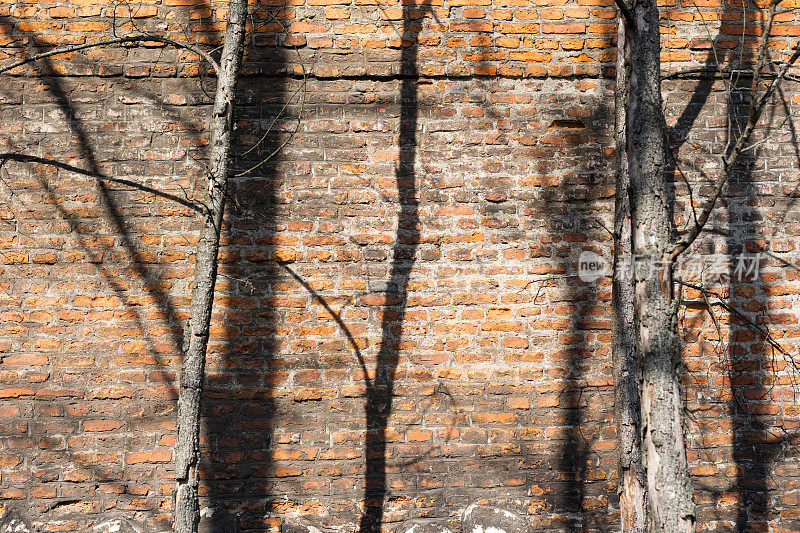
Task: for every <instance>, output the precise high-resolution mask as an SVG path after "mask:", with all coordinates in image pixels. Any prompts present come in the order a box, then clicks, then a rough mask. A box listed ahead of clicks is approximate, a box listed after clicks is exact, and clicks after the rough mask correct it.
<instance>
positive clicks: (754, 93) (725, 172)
mask: <svg viewBox="0 0 800 533" xmlns="http://www.w3.org/2000/svg"><path fill="white" fill-rule="evenodd" d="M777 5H778V2H777V0H772V2H771V3H770V6H769V13H768V16H767V21H766V24H765V25H764V32H763V33H762V34H761V41H760V42H759V46H758V55H757V56H756V57H757V58H756V66H755V69H754V71H753V80H752V83H751V85H750V113H749V116H748V117H747V124H746V125H745V127H744V130H743V131H742V133H741V135H739V137H738V138H737V139H736V144H734V145H733V146H731V142H732V139H730V140H729V141H728V145H727V146H726V149H725V150H724V152H723V154H722V158H721V164H722V172H721V173H720V175H719V176H718V177H717V181H716V182H715V183H714V190H713V192H712V193H711V197H710V198H709V199H708V200H707V201H706V203H705V205H704V206H703V209H702V211H701V212H700V216H699V217H698V218H697V219H696V220H695V223H694V225H693V226H692V227H691V228H689V230H688V231H687V232H686V234H684V235H683V237H681V238H680V239H679V240H678V241H677V242H676V243H675V244H674V246H673V247H672V248H671V249H670V250H669V251H668V252H667V254H666V259H667V260H668V261H670V262H671V261H674V260H675V259H677V258H678V256H679V255H681V254H682V253H683V252H685V251H686V250H687V249H688V248H689V247H690V246H691V245H692V243H693V242H694V241H695V239H697V237H698V236H699V235H700V233H701V232H702V231H703V228H704V227H705V225H706V223H707V222H708V219H709V217H710V216H711V213H712V211H714V207H715V206H716V204H717V200H719V197H720V196H721V195H722V191H723V189H724V188H725V185H727V183H728V178H729V177H730V175H731V172H732V170H733V167H734V165H735V164H736V161H737V160H738V159H739V155H741V153H742V151H743V149H744V148H745V146H746V145H747V142H748V140H749V139H750V135H751V134H752V133H753V130H754V129H755V127H756V124H758V117H759V116H760V114H761V111H762V109H763V108H764V106H765V105H766V104H767V101H768V100H769V97H770V96H771V95H772V93H773V91H774V90H775V88H776V87H777V86H778V84H779V83H780V82H781V81H782V80H783V79H784V78H785V77H786V74H787V72H788V71H789V67H790V66H792V65H793V64H794V63H795V62H796V61H797V60H798V59H800V45H799V46H798V47H797V48H796V49H795V52H794V54H792V56H791V58H789V61H787V62H786V64H784V66H783V68H782V69H781V70H780V71H779V72H778V74H777V75H776V76H775V77H774V78H773V79H772V83H770V85H769V86H768V87H767V90H766V91H765V92H764V94H762V95H761V96H760V97H759V96H758V87H759V85H760V84H761V81H762V80H763V79H764V73H763V72H762V69H763V68H764V63H765V62H766V57H767V49H768V47H769V38H770V35H771V33H772V24H773V21H774V18H775V9H776V7H777Z"/></svg>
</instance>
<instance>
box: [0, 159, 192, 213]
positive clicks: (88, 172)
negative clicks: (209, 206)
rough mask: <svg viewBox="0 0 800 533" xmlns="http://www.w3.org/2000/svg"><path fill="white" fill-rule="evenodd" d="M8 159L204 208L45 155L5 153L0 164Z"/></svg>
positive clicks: (147, 187)
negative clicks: (65, 171)
mask: <svg viewBox="0 0 800 533" xmlns="http://www.w3.org/2000/svg"><path fill="white" fill-rule="evenodd" d="M6 161H17V162H19V163H37V164H40V165H51V166H54V167H56V168H60V169H62V170H67V171H69V172H74V173H76V174H81V175H83V176H89V177H92V178H96V179H98V180H105V181H110V182H113V183H119V184H121V185H127V186H128V187H131V188H134V189H137V190H140V191H144V192H149V193H152V194H154V195H156V196H160V197H162V198H166V199H167V200H172V201H173V202H177V203H179V204H181V205H182V206H184V207H188V208H189V209H192V210H193V211H196V212H198V213H202V212H203V209H202V208H201V207H200V206H198V205H197V204H196V203H194V202H192V201H191V200H189V199H188V198H187V199H184V198H181V197H179V196H175V195H174V194H170V193H166V192H163V191H159V190H158V189H155V188H153V187H149V186H147V185H142V184H141V183H136V182H135V181H131V180H126V179H124V178H112V177H111V176H105V175H103V174H98V173H97V172H92V171H91V170H86V169H83V168H80V167H76V166H73V165H70V164H68V163H64V162H62V161H56V160H55V159H47V158H45V157H38V156H35V155H27V154H19V153H4V154H0V166H2V164H3V163H5V162H6Z"/></svg>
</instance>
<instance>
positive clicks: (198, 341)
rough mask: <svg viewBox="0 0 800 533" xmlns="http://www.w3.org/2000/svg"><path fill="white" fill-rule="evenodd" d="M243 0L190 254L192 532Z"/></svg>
mask: <svg viewBox="0 0 800 533" xmlns="http://www.w3.org/2000/svg"><path fill="white" fill-rule="evenodd" d="M246 18H247V1H246V0H232V1H231V2H230V3H229V6H228V21H227V26H226V29H225V40H224V42H223V46H222V57H221V58H220V62H219V65H220V68H219V73H218V78H217V89H216V95H215V98H214V109H213V115H212V117H211V145H210V154H209V160H210V162H209V166H210V169H209V176H208V192H207V194H206V202H205V212H204V214H203V221H202V228H201V230H200V240H199V241H198V243H197V250H196V253H195V272H194V285H193V287H192V301H191V307H190V314H189V322H188V325H187V327H188V332H187V335H186V338H187V344H188V346H184V350H185V352H184V358H183V365H182V368H181V376H180V389H179V396H178V433H177V439H176V441H175V452H174V453H175V481H176V491H175V509H174V525H173V531H174V532H175V533H196V531H197V526H198V523H199V521H200V509H199V503H198V494H197V487H198V470H199V462H200V450H199V443H198V441H199V433H200V398H201V391H202V386H203V376H204V374H205V358H206V348H207V346H208V333H209V324H210V322H211V308H212V305H213V302H214V284H215V281H216V276H217V252H218V250H219V238H220V231H221V228H222V216H223V213H224V211H225V199H226V191H227V182H228V160H229V155H230V150H231V137H232V134H233V131H232V130H233V127H232V126H233V120H232V118H233V104H234V88H235V86H236V82H237V80H238V78H239V72H240V71H241V64H242V55H243V51H244V39H245V23H246Z"/></svg>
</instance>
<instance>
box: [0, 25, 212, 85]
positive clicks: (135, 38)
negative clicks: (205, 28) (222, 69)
mask: <svg viewBox="0 0 800 533" xmlns="http://www.w3.org/2000/svg"><path fill="white" fill-rule="evenodd" d="M146 41H153V42H158V43H164V44H168V45H171V46H174V47H176V48H183V49H185V50H189V51H190V52H194V53H195V54H197V55H199V56H200V57H202V58H203V59H205V60H206V61H208V62H209V63H210V64H211V66H212V67H214V72H216V73H217V76H219V64H218V63H217V62H216V61H215V60H214V58H213V57H211V56H210V55H208V53H207V52H205V51H204V50H202V49H200V48H198V47H196V46H194V45H191V44H188V43H182V42H180V41H176V40H174V39H169V38H167V37H161V36H159V35H128V36H125V37H115V38H113V39H103V40H101V41H95V42H92V43H84V44H76V45H73V46H64V47H62V48H54V49H52V50H49V51H47V52H42V53H41V54H36V55H35V56H30V57H26V58H23V59H19V60H17V61H14V62H12V63H9V64H8V65H5V66H2V67H0V74H2V73H3V72H7V71H9V70H11V69H13V68H16V67H19V66H21V65H25V64H27V63H33V62H34V61H38V60H40V59H44V58H46V57H50V56H54V55H60V54H69V53H72V52H78V51H80V50H86V49H87V48H97V47H100V46H110V45H112V44H125V43H141V42H146Z"/></svg>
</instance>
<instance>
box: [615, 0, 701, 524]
mask: <svg viewBox="0 0 800 533" xmlns="http://www.w3.org/2000/svg"><path fill="white" fill-rule="evenodd" d="M625 28H626V33H627V35H626V36H625V43H626V44H627V47H626V51H627V55H628V60H629V61H630V74H629V77H628V80H627V82H628V83H627V95H626V96H627V106H626V127H625V129H626V139H625V146H626V152H627V169H628V175H629V178H630V190H629V195H630V196H629V199H630V210H631V235H630V238H631V240H632V251H633V254H634V258H635V261H636V264H635V265H634V268H633V287H632V289H633V304H634V306H633V307H634V326H635V329H636V339H637V343H638V349H639V357H640V361H641V389H640V393H641V413H642V417H641V439H642V448H641V449H642V459H643V462H644V467H645V472H646V479H647V497H648V502H649V517H648V520H649V522H650V527H651V530H652V531H656V532H662V531H663V532H669V533H678V532H688V531H692V530H693V529H694V500H693V497H692V486H691V479H690V476H689V469H688V465H687V461H686V447H685V444H684V436H683V427H682V416H681V414H682V403H681V388H680V369H681V351H680V338H679V337H678V328H677V313H676V309H675V303H674V301H673V287H672V261H671V260H670V259H669V253H670V252H671V250H672V243H671V239H672V231H673V220H672V196H673V195H672V191H671V190H670V183H669V181H668V179H667V176H666V172H665V170H666V167H667V143H666V138H665V133H664V129H663V124H664V122H663V115H662V101H661V61H660V54H661V42H660V35H659V27H658V6H657V3H656V0H640V1H638V2H636V4H635V6H634V7H633V10H632V13H631V18H630V20H628V23H627V24H625Z"/></svg>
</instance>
